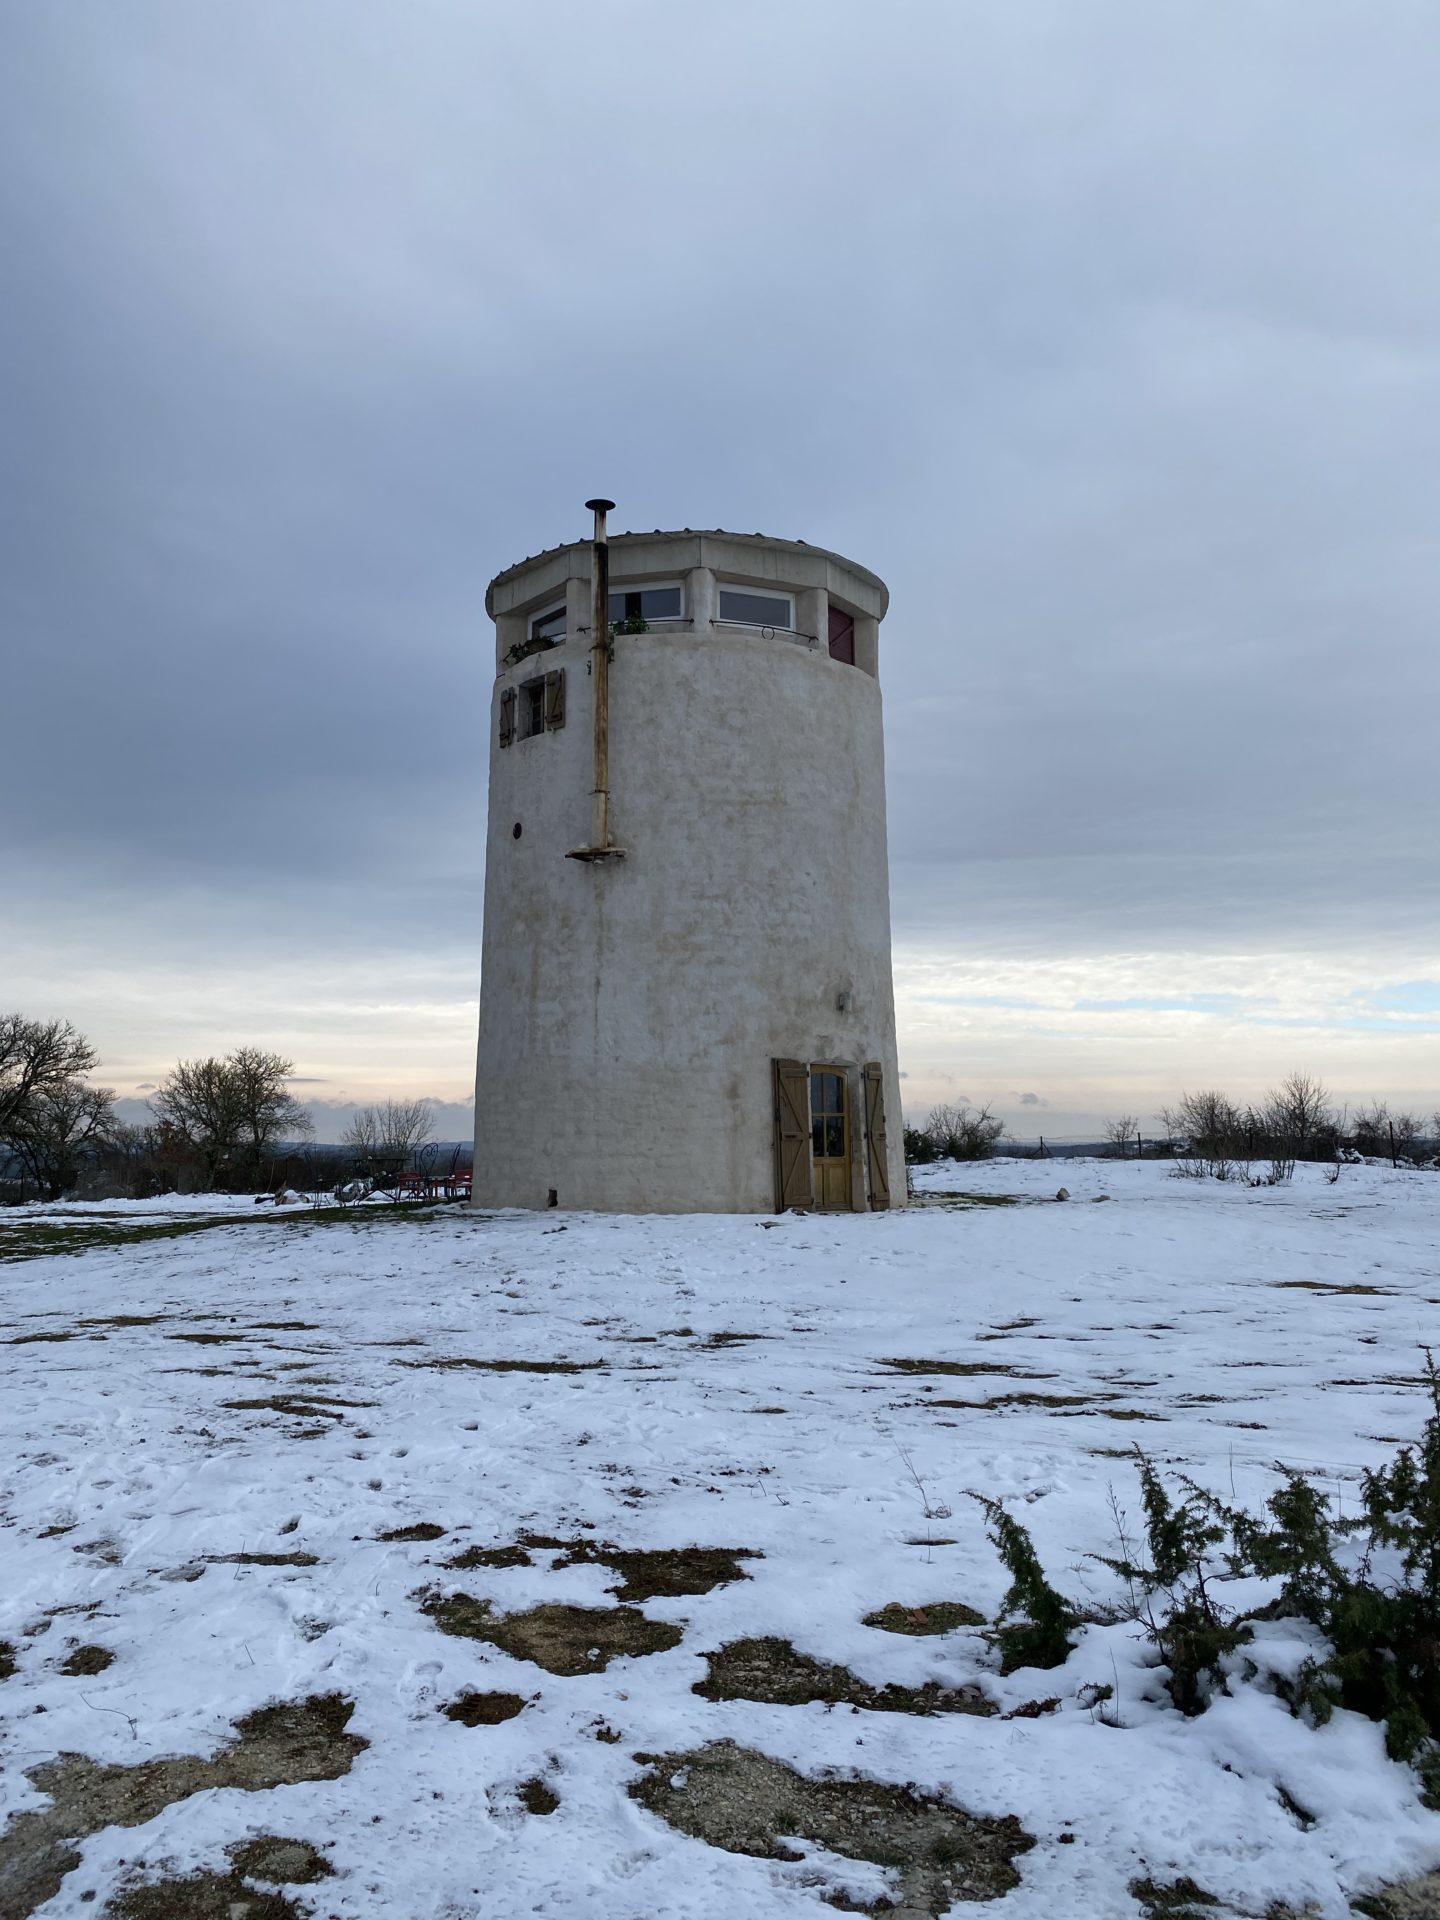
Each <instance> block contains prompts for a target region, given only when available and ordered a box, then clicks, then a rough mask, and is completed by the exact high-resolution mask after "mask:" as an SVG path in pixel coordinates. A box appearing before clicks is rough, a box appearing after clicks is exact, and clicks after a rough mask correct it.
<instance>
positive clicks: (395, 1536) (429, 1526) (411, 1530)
mask: <svg viewBox="0 0 1440 1920" xmlns="http://www.w3.org/2000/svg"><path fill="white" fill-rule="evenodd" d="M375 1537H376V1539H377V1540H394V1541H411V1540H443V1539H444V1538H445V1529H444V1527H437V1526H436V1524H435V1522H434V1521H433V1520H417V1521H416V1522H415V1524H414V1525H413V1526H410V1527H391V1529H390V1531H389V1532H388V1533H379V1534H376V1536H375Z"/></svg>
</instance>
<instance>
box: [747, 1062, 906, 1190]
mask: <svg viewBox="0 0 1440 1920" xmlns="http://www.w3.org/2000/svg"><path fill="white" fill-rule="evenodd" d="M772 1066H773V1070H774V1086H775V1188H776V1192H775V1204H776V1206H777V1208H778V1209H779V1210H780V1211H782V1212H783V1211H784V1210H785V1209H786V1208H787V1207H799V1208H806V1209H808V1208H811V1207H814V1208H816V1209H818V1210H819V1211H821V1212H825V1213H849V1212H851V1211H852V1210H855V1209H859V1210H862V1211H863V1210H864V1209H865V1207H867V1206H870V1207H888V1206H889V1205H890V1175H889V1168H888V1164H887V1156H886V1146H885V1089H884V1078H883V1075H882V1072H881V1068H880V1064H879V1062H878V1061H867V1062H866V1064H865V1065H864V1067H863V1068H861V1067H848V1068H847V1067H846V1066H844V1065H842V1064H839V1063H836V1062H831V1061H815V1062H811V1063H807V1062H805V1061H803V1060H776V1061H774V1062H772ZM857 1092H863V1096H864V1103H863V1111H856V1109H857V1106H859V1104H860V1103H859V1101H858V1100H857V1098H856V1094H857Z"/></svg>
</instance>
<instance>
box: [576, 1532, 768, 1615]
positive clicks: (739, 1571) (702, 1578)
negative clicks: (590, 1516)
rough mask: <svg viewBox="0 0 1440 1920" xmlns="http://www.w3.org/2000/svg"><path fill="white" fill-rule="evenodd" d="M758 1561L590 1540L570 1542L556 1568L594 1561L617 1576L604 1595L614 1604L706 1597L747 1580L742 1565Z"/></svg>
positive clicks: (747, 1552)
mask: <svg viewBox="0 0 1440 1920" xmlns="http://www.w3.org/2000/svg"><path fill="white" fill-rule="evenodd" d="M761 1557H762V1556H761V1555H759V1554H757V1553H756V1552H754V1551H753V1549H751V1548H747V1547H660V1548H652V1549H650V1550H648V1551H643V1552H642V1551H638V1550H637V1551H631V1550H627V1549H625V1548H623V1547H611V1546H606V1545H604V1544H602V1543H599V1542H596V1541H592V1540H576V1541H572V1542H571V1543H570V1544H569V1546H568V1547H567V1549H566V1557H565V1558H564V1559H563V1560H559V1561H557V1562H556V1565H557V1566H561V1567H575V1566H586V1565H593V1564H595V1563H596V1562H598V1563H600V1564H601V1565H603V1566H607V1567H609V1568H611V1569H612V1571H613V1572H615V1573H618V1574H619V1575H620V1582H621V1583H620V1585H619V1586H615V1587H612V1588H611V1589H610V1591H611V1592H612V1593H613V1594H614V1595H615V1596H616V1598H617V1599H620V1600H655V1599H658V1598H660V1597H661V1596H666V1597H669V1596H677V1595H682V1594H691V1593H709V1592H710V1591H711V1589H712V1588H714V1587H721V1586H726V1585H728V1584H729V1582H730V1581H732V1580H748V1579H749V1577H750V1576H749V1574H747V1573H746V1571H745V1569H744V1568H743V1567H742V1566H741V1565H740V1562H741V1561H742V1560H758V1559H760V1558H761Z"/></svg>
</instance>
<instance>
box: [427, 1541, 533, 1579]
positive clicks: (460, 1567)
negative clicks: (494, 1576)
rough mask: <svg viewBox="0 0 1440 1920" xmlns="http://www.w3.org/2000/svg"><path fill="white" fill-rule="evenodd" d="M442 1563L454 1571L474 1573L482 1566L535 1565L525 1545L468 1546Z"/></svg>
mask: <svg viewBox="0 0 1440 1920" xmlns="http://www.w3.org/2000/svg"><path fill="white" fill-rule="evenodd" d="M440 1564H441V1566H443V1567H446V1568H447V1569H449V1570H450V1571H451V1572H454V1573H474V1572H476V1571H477V1570H478V1569H479V1568H481V1567H533V1566H534V1564H535V1562H534V1561H533V1560H532V1559H531V1558H530V1556H529V1554H528V1553H527V1552H526V1551H525V1549H524V1547H466V1549H465V1551H464V1552H463V1553H457V1554H456V1555H455V1558H454V1559H453V1560H442V1561H441V1563H440Z"/></svg>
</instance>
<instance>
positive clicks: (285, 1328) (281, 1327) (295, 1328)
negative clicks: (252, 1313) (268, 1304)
mask: <svg viewBox="0 0 1440 1920" xmlns="http://www.w3.org/2000/svg"><path fill="white" fill-rule="evenodd" d="M250 1325H251V1328H252V1329H253V1331H254V1332H256V1333H319V1332H320V1331H321V1327H320V1322H319V1321H318V1320H252V1321H251V1323H250Z"/></svg>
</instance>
